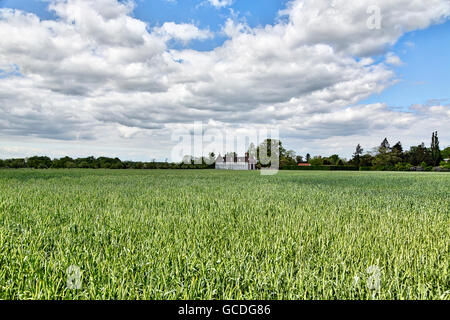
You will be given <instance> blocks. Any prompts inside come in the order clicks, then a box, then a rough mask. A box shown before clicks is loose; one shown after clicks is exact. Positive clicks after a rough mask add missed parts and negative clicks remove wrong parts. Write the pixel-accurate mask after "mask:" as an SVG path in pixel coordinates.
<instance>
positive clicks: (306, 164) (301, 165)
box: [298, 163, 311, 167]
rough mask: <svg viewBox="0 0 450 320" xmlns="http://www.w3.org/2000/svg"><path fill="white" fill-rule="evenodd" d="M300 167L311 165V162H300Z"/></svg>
mask: <svg viewBox="0 0 450 320" xmlns="http://www.w3.org/2000/svg"><path fill="white" fill-rule="evenodd" d="M298 166H299V167H311V163H299V164H298Z"/></svg>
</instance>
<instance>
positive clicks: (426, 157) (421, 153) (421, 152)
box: [406, 142, 432, 166]
mask: <svg viewBox="0 0 450 320" xmlns="http://www.w3.org/2000/svg"><path fill="white" fill-rule="evenodd" d="M406 158H407V160H408V162H409V163H410V164H412V165H413V166H418V165H420V164H421V163H422V162H425V163H427V164H428V165H431V164H432V158H431V152H430V150H428V149H427V148H426V147H425V144H424V143H423V142H422V143H421V144H419V145H418V146H417V147H411V148H410V149H409V152H408V153H407V155H406Z"/></svg>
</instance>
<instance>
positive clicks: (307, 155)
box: [306, 153, 311, 162]
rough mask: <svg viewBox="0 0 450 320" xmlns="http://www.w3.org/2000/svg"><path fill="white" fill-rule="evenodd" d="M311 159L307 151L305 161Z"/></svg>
mask: <svg viewBox="0 0 450 320" xmlns="http://www.w3.org/2000/svg"><path fill="white" fill-rule="evenodd" d="M309 160H311V155H310V154H309V153H307V154H306V162H309Z"/></svg>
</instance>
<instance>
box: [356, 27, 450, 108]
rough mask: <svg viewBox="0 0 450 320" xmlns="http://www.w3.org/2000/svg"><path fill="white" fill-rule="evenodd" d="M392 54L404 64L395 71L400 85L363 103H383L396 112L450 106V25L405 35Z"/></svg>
mask: <svg viewBox="0 0 450 320" xmlns="http://www.w3.org/2000/svg"><path fill="white" fill-rule="evenodd" d="M392 51H393V52H394V53H395V54H396V55H397V56H399V57H400V59H401V60H402V61H403V63H404V64H403V65H402V66H398V67H395V68H394V70H395V73H396V74H397V78H398V80H399V82H398V83H397V84H395V85H393V86H392V87H389V88H387V89H386V90H384V91H383V92H382V93H381V94H374V95H372V96H371V97H370V98H369V99H366V100H364V101H362V103H374V102H380V101H384V102H386V103H387V104H389V105H390V106H392V107H398V108H407V107H409V106H410V105H413V104H428V103H432V104H435V103H437V101H438V100H439V101H440V102H441V103H442V104H449V103H450V59H449V57H450V21H447V22H446V23H444V24H440V25H435V26H431V27H429V28H428V29H425V30H419V31H413V32H409V33H407V34H405V35H404V36H403V37H402V38H401V39H400V40H399V41H398V42H397V43H396V44H395V45H394V46H393V49H392ZM430 100H432V101H430Z"/></svg>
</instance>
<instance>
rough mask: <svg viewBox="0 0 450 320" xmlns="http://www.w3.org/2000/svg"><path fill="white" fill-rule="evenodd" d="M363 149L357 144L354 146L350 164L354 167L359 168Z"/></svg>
mask: <svg viewBox="0 0 450 320" xmlns="http://www.w3.org/2000/svg"><path fill="white" fill-rule="evenodd" d="M363 151H364V149H363V148H361V145H360V144H359V143H358V145H357V146H356V150H355V153H354V154H353V158H352V163H353V164H355V165H356V166H359V165H360V163H361V156H362V154H363Z"/></svg>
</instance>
